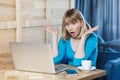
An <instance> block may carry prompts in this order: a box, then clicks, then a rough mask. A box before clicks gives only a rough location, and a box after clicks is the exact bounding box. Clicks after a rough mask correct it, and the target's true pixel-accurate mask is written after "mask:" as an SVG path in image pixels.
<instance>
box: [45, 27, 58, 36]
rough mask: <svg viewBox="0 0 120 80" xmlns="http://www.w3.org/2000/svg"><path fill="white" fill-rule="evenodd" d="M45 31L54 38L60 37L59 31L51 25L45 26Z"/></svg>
mask: <svg viewBox="0 0 120 80" xmlns="http://www.w3.org/2000/svg"><path fill="white" fill-rule="evenodd" d="M44 29H45V31H47V32H49V33H50V34H52V35H53V36H58V33H59V31H58V29H54V28H53V27H52V26H51V25H45V26H44Z"/></svg>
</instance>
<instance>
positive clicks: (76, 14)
mask: <svg viewBox="0 0 120 80" xmlns="http://www.w3.org/2000/svg"><path fill="white" fill-rule="evenodd" d="M78 20H79V21H81V20H83V26H82V28H81V31H80V33H79V35H78V36H77V38H78V39H80V38H81V36H82V34H83V33H85V32H86V31H87V30H88V29H89V28H91V27H90V25H89V24H88V23H87V22H85V20H84V17H83V15H82V13H81V12H80V11H78V10H76V9H69V10H67V11H66V12H65V14H64V16H63V21H62V38H63V40H64V41H66V40H67V39H68V38H70V35H69V33H68V32H67V30H66V28H65V25H66V21H67V22H69V23H76V22H78Z"/></svg>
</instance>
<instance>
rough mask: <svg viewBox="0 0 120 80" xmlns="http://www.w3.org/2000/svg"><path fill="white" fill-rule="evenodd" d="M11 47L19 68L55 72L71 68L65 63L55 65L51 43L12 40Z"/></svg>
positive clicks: (16, 66) (16, 67) (16, 65)
mask: <svg viewBox="0 0 120 80" xmlns="http://www.w3.org/2000/svg"><path fill="white" fill-rule="evenodd" d="M10 48H11V52H12V57H13V62H14V66H15V69H17V70H25V71H34V72H42V73H53V74H55V73H58V72H61V71H64V70H66V69H67V68H69V67H68V66H66V65H63V64H59V65H56V66H55V65H54V62H53V56H52V50H51V46H50V45H49V44H39V43H26V42H11V43H10ZM55 67H56V68H55Z"/></svg>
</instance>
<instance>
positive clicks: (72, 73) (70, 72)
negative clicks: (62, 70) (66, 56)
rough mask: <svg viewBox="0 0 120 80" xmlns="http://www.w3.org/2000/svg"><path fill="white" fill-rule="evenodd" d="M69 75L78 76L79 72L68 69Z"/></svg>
mask: <svg viewBox="0 0 120 80" xmlns="http://www.w3.org/2000/svg"><path fill="white" fill-rule="evenodd" d="M66 73H67V75H78V72H77V71H76V70H75V69H67V70H66Z"/></svg>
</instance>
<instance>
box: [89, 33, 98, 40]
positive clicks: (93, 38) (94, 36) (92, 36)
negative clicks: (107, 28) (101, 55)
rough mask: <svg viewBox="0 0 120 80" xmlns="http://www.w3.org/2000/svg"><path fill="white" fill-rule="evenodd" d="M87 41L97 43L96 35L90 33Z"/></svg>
mask: <svg viewBox="0 0 120 80" xmlns="http://www.w3.org/2000/svg"><path fill="white" fill-rule="evenodd" d="M87 40H93V41H97V35H96V34H95V33H91V34H90V35H89V37H88V39H87Z"/></svg>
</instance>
